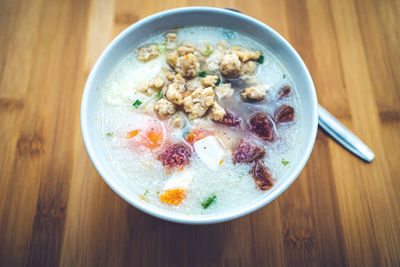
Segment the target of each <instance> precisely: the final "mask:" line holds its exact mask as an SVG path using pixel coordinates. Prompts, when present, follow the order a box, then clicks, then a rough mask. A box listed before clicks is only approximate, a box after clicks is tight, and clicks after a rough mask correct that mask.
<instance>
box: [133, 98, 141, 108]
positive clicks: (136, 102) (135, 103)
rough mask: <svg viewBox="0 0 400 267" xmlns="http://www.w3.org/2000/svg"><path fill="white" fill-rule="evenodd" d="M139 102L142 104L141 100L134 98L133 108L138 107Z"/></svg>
mask: <svg viewBox="0 0 400 267" xmlns="http://www.w3.org/2000/svg"><path fill="white" fill-rule="evenodd" d="M141 104H142V101H140V100H139V99H136V101H135V102H134V103H133V104H132V106H134V107H135V108H138V107H139V106H140V105H141Z"/></svg>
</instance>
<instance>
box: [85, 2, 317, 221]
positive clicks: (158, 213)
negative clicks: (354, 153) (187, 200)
mask: <svg viewBox="0 0 400 267" xmlns="http://www.w3.org/2000/svg"><path fill="white" fill-rule="evenodd" d="M189 11H190V12H213V13H215V14H228V15H230V16H234V17H240V18H242V19H245V20H247V21H249V23H250V24H256V25H258V26H261V27H262V28H264V29H265V31H268V32H270V33H271V34H272V35H274V36H275V37H276V38H278V39H279V40H280V42H281V43H283V44H284V45H285V46H286V47H287V48H288V49H289V50H291V52H292V53H293V55H294V58H295V60H297V61H298V63H299V64H300V66H301V67H302V69H303V71H304V73H305V74H306V77H304V78H305V79H306V80H307V81H308V83H309V84H310V87H311V95H312V102H311V103H312V110H313V112H312V115H313V116H311V118H312V121H311V125H312V131H311V138H310V142H309V145H308V146H306V147H304V150H303V155H304V156H303V157H301V159H300V162H299V164H297V166H294V168H292V170H291V172H290V173H289V175H288V176H287V177H286V179H285V181H283V183H281V184H280V188H279V190H276V191H274V192H272V193H270V194H268V195H267V196H266V197H265V198H264V199H262V200H260V201H257V202H254V203H252V204H251V205H249V206H245V207H242V208H240V209H238V210H234V211H230V212H226V213H223V214H216V215H210V216H204V217H201V216H198V215H196V216H194V215H190V216H187V215H185V214H180V213H174V212H171V211H167V210H162V209H160V208H158V207H157V208H156V207H153V206H151V205H149V204H147V203H145V202H141V201H139V199H135V198H134V197H131V196H127V195H125V194H124V193H123V192H121V191H122V190H120V189H118V185H117V184H116V183H115V182H113V181H112V179H108V176H109V175H108V174H107V171H106V170H105V169H104V168H103V166H102V165H101V162H100V160H99V159H98V157H97V154H96V152H95V149H94V147H93V144H92V141H91V140H90V138H89V128H88V126H89V124H88V116H87V107H88V101H89V90H90V88H95V87H96V86H94V85H93V83H94V76H95V73H96V72H97V71H98V69H99V68H100V65H101V64H102V62H103V60H104V58H105V57H106V55H107V54H108V53H109V52H110V51H111V50H112V49H113V47H114V46H115V45H116V44H117V43H118V42H119V41H120V40H121V39H123V38H124V37H125V36H127V35H129V34H130V32H131V31H134V30H135V29H137V28H139V27H141V26H142V25H143V24H147V23H151V22H153V21H156V20H157V19H158V18H161V17H163V16H167V15H172V14H181V13H186V12H189ZM92 90H93V89H92ZM317 108H318V102H317V95H316V92H315V86H314V83H313V80H312V78H311V75H310V73H309V71H308V69H307V67H306V65H305V64H304V62H303V60H302V59H301V57H300V56H299V54H298V53H297V51H296V50H295V49H294V48H293V47H292V45H290V43H289V42H288V41H287V40H286V39H285V38H284V37H282V36H281V35H280V34H279V33H278V32H276V31H275V30H274V29H272V28H271V27H269V26H268V25H266V24H264V23H263V22H260V21H258V20H257V19H255V18H252V17H250V16H247V15H245V14H243V13H238V12H235V11H231V10H228V9H222V8H215V7H181V8H174V9H169V10H165V11H161V12H158V13H155V14H153V15H150V16H147V17H145V18H143V19H141V20H139V21H137V22H136V23H134V24H132V25H130V26H129V27H128V28H126V29H125V30H123V31H122V32H121V33H120V34H118V35H117V37H115V38H114V39H113V40H112V41H111V43H109V44H108V45H107V47H106V48H105V49H104V50H103V52H102V53H101V54H100V56H99V57H98V58H97V60H96V62H95V64H94V65H93V67H92V69H91V71H90V74H89V76H88V79H87V81H86V84H85V88H84V91H83V95H82V102H81V113H80V116H81V131H82V136H83V141H84V144H85V147H86V150H87V152H88V154H89V157H90V160H91V161H92V163H93V165H94V167H95V168H96V170H97V172H98V173H99V175H100V176H101V177H102V178H103V180H104V181H105V182H106V184H108V186H109V187H110V188H111V189H112V190H113V191H114V192H115V193H117V194H118V195H119V196H120V197H121V198H122V199H124V200H125V201H127V202H128V203H129V204H131V205H132V206H134V207H135V208H137V209H139V210H141V211H143V212H145V213H147V214H149V215H152V216H154V217H157V218H160V219H163V220H166V221H170V222H175V223H184V224H211V223H220V222H225V221H229V220H233V219H236V218H239V217H242V216H244V215H247V214H249V213H252V212H254V211H256V210H258V209H260V208H262V207H264V206H266V205H267V204H268V203H270V202H272V201H273V200H274V199H276V198H277V197H278V196H279V195H280V194H282V193H283V192H284V191H286V189H287V188H288V187H289V186H290V185H291V184H292V183H293V182H294V181H295V180H296V178H297V177H298V176H299V174H300V172H301V171H302V170H303V168H304V166H305V164H306V162H307V161H308V159H309V157H310V155H311V152H312V149H313V147H314V144H315V139H316V135H317V129H318V109H317Z"/></svg>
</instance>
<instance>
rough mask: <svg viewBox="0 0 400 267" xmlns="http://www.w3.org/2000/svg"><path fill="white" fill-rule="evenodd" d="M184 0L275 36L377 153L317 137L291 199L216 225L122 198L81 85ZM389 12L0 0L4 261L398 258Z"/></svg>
mask: <svg viewBox="0 0 400 267" xmlns="http://www.w3.org/2000/svg"><path fill="white" fill-rule="evenodd" d="M190 5H209V6H218V7H231V8H236V9H239V10H241V11H243V12H245V13H246V14H249V15H250V16H253V17H255V18H257V19H259V20H261V21H263V22H265V23H266V24H268V25H270V26H271V27H272V28H274V29H275V30H277V31H278V32H280V33H281V34H282V35H283V36H284V37H285V38H287V39H288V40H289V42H290V43H291V44H292V45H293V46H294V47H295V48H296V50H297V51H298V52H299V53H300V55H301V56H302V58H303V59H304V61H305V63H306V65H307V66H308V67H309V69H310V72H311V75H312V77H313V80H314V82H315V86H316V89H317V94H318V98H319V102H320V103H321V104H322V105H323V106H324V107H325V108H326V109H327V110H329V111H330V112H331V113H333V114H334V115H335V116H336V117H338V118H339V119H340V120H341V121H342V122H343V123H344V124H345V125H346V126H348V127H349V128H350V129H352V130H353V131H354V132H355V133H356V134H357V135H358V136H359V137H360V138H361V139H362V140H363V141H365V142H366V144H368V145H369V146H370V147H371V148H372V149H373V151H374V152H375V153H376V159H375V160H374V161H373V162H372V163H371V164H367V163H364V162H363V161H361V160H359V159H358V158H356V157H354V156H353V155H351V154H350V153H348V152H347V151H346V150H345V149H343V148H342V147H341V146H339V145H338V144H337V143H336V142H335V141H333V140H332V139H330V138H329V137H328V136H327V135H326V134H325V133H324V132H321V131H319V132H318V137H317V141H316V144H315V147H314V150H313V153H312V155H311V158H310V160H309V162H308V164H307V166H306V167H305V169H304V171H303V172H302V174H301V175H300V176H299V178H298V179H297V180H296V182H295V183H294V184H293V185H292V186H291V187H290V188H289V189H288V190H287V191H286V192H284V193H283V194H282V195H281V196H280V197H279V198H278V199H277V200H275V201H273V202H272V203H271V204H269V205H268V206H266V207H264V208H262V209H260V210H258V211H257V212H255V213H253V214H251V215H248V216H245V217H243V218H240V219H237V220H234V221H231V222H227V223H221V224H217V225H206V226H190V225H180V224H174V223H169V222H165V221H162V220H159V219H156V218H153V217H151V216H149V215H146V214H144V213H142V212H140V211H138V210H137V209H135V208H134V207H132V206H130V205H129V204H127V203H126V202H125V201H124V200H122V199H121V198H120V197H118V196H117V195H116V194H115V193H114V192H113V191H112V190H111V189H110V188H109V187H108V186H107V185H106V184H105V183H104V182H103V180H102V179H101V178H100V176H99V175H98V174H97V172H96V170H95V169H94V167H93V165H92V164H91V162H90V159H89V157H88V155H87V153H86V150H85V148H84V145H83V141H82V136H81V132H80V117H79V115H80V114H79V112H80V101H81V95H82V91H83V87H84V83H85V81H86V78H87V76H88V74H89V71H90V69H91V67H92V65H93V63H94V61H95V60H96V58H97V57H98V56H99V54H100V52H101V51H102V50H103V49H104V48H105V47H106V45H107V44H108V43H109V42H110V41H111V40H112V39H113V38H114V37H115V36H116V35H117V34H118V33H119V32H121V31H122V30H123V29H124V28H126V27H127V26H129V25H130V24H132V23H134V22H135V21H137V20H139V19H141V18H143V17H146V16H148V15H150V14H152V13H155V12H158V11H161V10H165V9H169V8H174V7H180V6H190ZM399 21H400V2H399V1H389V0H382V1H377V0H310V1H306V0H285V1H276V0H269V1H261V0H255V1H245V0H236V1H228V0H227V1H215V2H214V1H187V0H182V1H181V0H172V1H155V0H146V1H139V0H135V1H126V0H99V1H97V0H73V1H55V0H31V1H30V0H0V125H1V127H0V266H400V205H399V204H400V194H399V192H400V151H399V150H400V105H399V103H400V27H399V25H398V24H399ZM199 23H201V22H199Z"/></svg>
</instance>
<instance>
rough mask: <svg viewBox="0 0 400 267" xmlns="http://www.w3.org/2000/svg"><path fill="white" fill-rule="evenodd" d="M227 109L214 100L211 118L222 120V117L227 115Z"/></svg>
mask: <svg viewBox="0 0 400 267" xmlns="http://www.w3.org/2000/svg"><path fill="white" fill-rule="evenodd" d="M225 114H226V112H225V109H224V108H223V107H221V106H220V105H219V104H218V103H217V102H214V104H213V105H212V106H211V108H210V118H211V119H212V120H213V121H222V119H223V118H224V117H225Z"/></svg>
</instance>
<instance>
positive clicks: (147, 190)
mask: <svg viewBox="0 0 400 267" xmlns="http://www.w3.org/2000/svg"><path fill="white" fill-rule="evenodd" d="M148 193H149V189H146V192H144V194H143V196H144V197H145V196H146V195H147V194H148Z"/></svg>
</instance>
